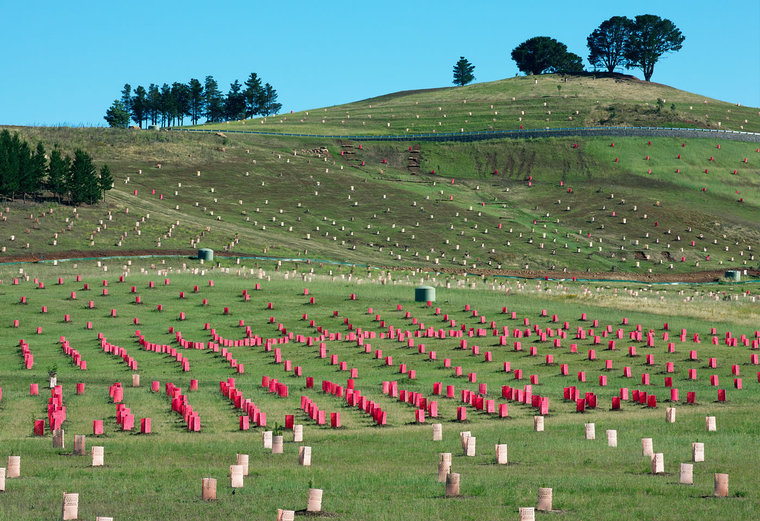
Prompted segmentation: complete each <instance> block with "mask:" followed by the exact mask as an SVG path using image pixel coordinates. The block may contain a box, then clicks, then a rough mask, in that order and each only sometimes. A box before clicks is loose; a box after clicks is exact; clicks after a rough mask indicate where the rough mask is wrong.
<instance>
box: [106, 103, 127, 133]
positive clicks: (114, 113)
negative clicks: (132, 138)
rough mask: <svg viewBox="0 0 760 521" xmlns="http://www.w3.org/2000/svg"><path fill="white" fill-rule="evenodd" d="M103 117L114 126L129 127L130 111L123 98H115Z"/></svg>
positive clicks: (109, 124)
mask: <svg viewBox="0 0 760 521" xmlns="http://www.w3.org/2000/svg"><path fill="white" fill-rule="evenodd" d="M103 119H105V120H106V123H108V126H110V127H112V128H127V127H128V126H129V112H127V110H126V109H125V108H124V104H123V103H122V102H121V100H118V99H116V100H113V103H112V104H111V106H110V107H109V108H108V110H107V111H106V115H105V116H103Z"/></svg>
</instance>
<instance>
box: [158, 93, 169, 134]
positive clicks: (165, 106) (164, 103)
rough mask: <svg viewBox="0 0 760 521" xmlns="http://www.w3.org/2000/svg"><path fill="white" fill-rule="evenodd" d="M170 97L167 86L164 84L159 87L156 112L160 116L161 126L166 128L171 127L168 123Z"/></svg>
mask: <svg viewBox="0 0 760 521" xmlns="http://www.w3.org/2000/svg"><path fill="white" fill-rule="evenodd" d="M172 102H173V100H172V95H171V89H170V88H169V85H168V84H166V83H164V84H163V85H161V90H160V91H159V96H158V112H159V114H160V115H161V126H162V127H167V126H169V125H171V122H170V121H169V119H170V117H171V113H172Z"/></svg>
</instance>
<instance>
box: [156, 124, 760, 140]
mask: <svg viewBox="0 0 760 521" xmlns="http://www.w3.org/2000/svg"><path fill="white" fill-rule="evenodd" d="M168 130H171V131H173V132H213V133H219V132H222V133H225V134H253V135H261V136H282V137H305V138H321V139H346V140H351V141H485V140H489V139H536V138H547V137H573V136H596V137H604V136H608V137H636V136H639V137H640V136H644V137H646V136H660V137H679V138H708V137H712V138H717V139H726V140H732V141H745V142H750V143H760V133H756V132H745V131H738V130H719V129H709V128H678V127H564V128H545V129H540V128H536V129H519V130H481V131H474V132H441V133H436V132H432V133H425V134H396V135H366V134H365V135H351V134H347V135H337V134H296V133H282V132H264V131H255V130H229V129H219V128H214V129H210V128H209V129H205V128H204V129H200V128H187V129H184V128H183V129H173V128H170V129H168Z"/></svg>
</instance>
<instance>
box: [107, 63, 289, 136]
mask: <svg viewBox="0 0 760 521" xmlns="http://www.w3.org/2000/svg"><path fill="white" fill-rule="evenodd" d="M281 109H282V104H281V103H278V102H277V91H276V90H275V89H274V87H272V86H271V85H270V84H269V83H263V82H262V80H261V78H259V76H258V75H257V74H256V73H255V72H252V73H251V75H250V76H249V77H248V79H247V80H246V81H245V83H242V84H241V83H240V82H239V81H238V80H235V81H234V82H233V83H232V84H231V85H230V90H229V92H228V93H227V94H226V95H224V94H223V93H222V91H221V90H220V89H219V84H218V83H217V81H216V80H215V79H214V77H213V76H206V80H205V81H204V82H203V83H201V82H200V81H199V80H197V79H196V78H193V79H191V80H190V81H189V82H188V83H180V82H174V83H172V84H171V85H169V84H167V83H164V84H163V85H162V86H161V87H159V86H158V85H156V84H153V83H151V84H150V85H149V86H148V88H147V89H146V88H145V87H143V86H142V85H139V86H138V87H137V88H136V89H134V91H133V90H132V86H131V85H130V84H129V83H127V84H126V85H124V88H123V89H122V91H121V98H120V99H117V100H114V102H113V103H112V104H111V106H110V107H109V108H108V110H107V111H106V115H105V116H104V117H103V119H105V120H106V122H107V123H108V124H109V125H110V126H111V127H119V128H126V127H128V126H129V123H130V120H132V121H134V123H136V124H137V125H138V126H139V127H140V128H142V126H143V124H151V125H161V126H162V127H164V126H174V125H184V123H185V117H188V118H190V123H191V124H193V125H196V124H198V121H200V119H201V118H205V120H206V122H208V123H216V122H219V121H231V120H238V119H244V118H252V117H254V116H270V115H272V114H277V113H278V112H280V110H281Z"/></svg>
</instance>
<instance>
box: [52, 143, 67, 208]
mask: <svg viewBox="0 0 760 521" xmlns="http://www.w3.org/2000/svg"><path fill="white" fill-rule="evenodd" d="M70 166H71V161H70V160H69V157H68V156H65V155H63V154H61V150H60V149H59V148H58V147H55V148H54V149H53V151H52V152H51V153H50V164H49V165H48V177H47V189H48V190H50V191H51V192H52V193H53V195H55V196H56V197H57V198H58V202H59V203H60V202H61V198H63V196H65V195H66V183H67V177H68V172H69V167H70Z"/></svg>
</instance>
